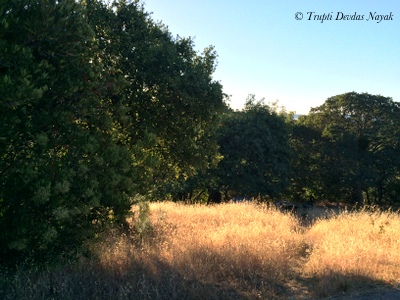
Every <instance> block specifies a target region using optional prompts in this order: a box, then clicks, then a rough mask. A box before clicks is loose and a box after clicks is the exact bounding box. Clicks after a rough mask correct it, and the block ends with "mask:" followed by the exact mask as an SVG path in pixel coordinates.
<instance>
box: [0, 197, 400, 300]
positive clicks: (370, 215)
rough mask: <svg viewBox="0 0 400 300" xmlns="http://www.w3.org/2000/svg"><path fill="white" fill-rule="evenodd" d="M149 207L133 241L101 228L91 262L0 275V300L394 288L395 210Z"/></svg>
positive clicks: (258, 295) (397, 255)
mask: <svg viewBox="0 0 400 300" xmlns="http://www.w3.org/2000/svg"><path fill="white" fill-rule="evenodd" d="M150 211H151V215H150V221H151V222H149V223H146V224H147V225H146V226H143V222H142V226H141V227H140V232H141V234H140V239H139V238H138V237H137V235H136V236H135V237H129V236H127V235H124V234H120V233H117V232H109V233H108V234H107V236H106V237H105V239H104V240H103V242H102V243H101V245H100V246H99V247H97V251H98V258H97V259H94V258H93V259H86V260H84V261H82V263H80V264H79V265H77V266H76V265H73V266H72V265H71V266H68V267H60V268H58V269H51V270H50V269H49V270H47V271H43V270H42V271H40V272H34V271H32V270H30V271H27V270H22V269H21V270H20V271H18V272H17V273H16V274H15V273H12V274H11V273H9V274H8V273H7V272H6V271H3V272H2V274H1V277H0V298H1V299H319V298H324V297H329V296H335V295H346V294H352V293H355V292H357V291H363V290H368V289H371V288H374V287H383V286H385V287H386V286H388V287H392V288H394V289H396V288H398V287H399V285H400V251H399V249H400V216H399V214H398V213H395V212H390V211H386V212H383V211H371V210H361V211H358V212H351V213H350V212H342V213H340V214H332V215H331V216H329V217H321V218H319V219H316V220H315V221H314V222H312V223H311V225H310V224H308V225H305V223H304V222H303V221H302V220H301V219H300V218H297V217H296V216H294V215H293V214H291V213H283V212H280V211H278V210H276V209H275V208H269V207H267V206H263V205H255V204H221V205H215V206H205V205H183V204H175V203H171V202H162V203H152V204H150ZM135 214H136V217H138V216H137V215H138V212H137V211H136V212H135ZM136 219H137V218H136ZM343 293H344V294H343ZM399 293H400V291H399Z"/></svg>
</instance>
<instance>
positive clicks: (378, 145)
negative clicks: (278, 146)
mask: <svg viewBox="0 0 400 300" xmlns="http://www.w3.org/2000/svg"><path fill="white" fill-rule="evenodd" d="M399 138H400V105H399V103H398V102H394V101H393V100H392V99H391V98H389V97H383V96H380V95H370V94H367V93H363V94H358V93H355V92H351V93H346V94H342V95H337V96H334V97H330V98H328V99H327V100H326V102H325V103H324V104H323V105H321V106H319V107H316V108H313V109H312V110H311V111H310V114H309V115H308V116H306V117H304V118H303V119H302V120H300V124H299V126H297V128H296V132H295V135H294V142H295V143H296V144H295V145H294V146H295V150H296V151H298V156H297V157H298V158H299V159H301V160H302V161H300V160H298V161H297V164H298V167H300V168H303V171H304V173H303V175H305V174H308V175H305V176H312V178H313V180H311V181H310V180H309V179H310V178H308V179H307V180H306V177H304V176H303V179H302V180H303V182H305V181H307V182H308V183H307V184H306V185H305V186H308V187H307V189H313V190H314V191H315V193H317V194H320V195H321V194H323V196H324V197H326V198H334V199H343V200H347V201H354V202H358V203H362V202H363V199H367V200H370V201H371V200H374V201H373V202H376V203H382V201H383V200H389V198H390V197H391V196H390V192H389V190H388V188H389V186H391V185H392V184H394V183H395V182H397V183H398V180H399V170H400V164H399V163H400V161H399V157H400V156H399V154H400V153H399V150H400V149H399ZM305 145H306V146H305ZM310 171H312V172H313V173H314V175H311V173H310ZM299 172H300V171H299ZM299 174H300V173H299ZM301 177H302V175H301V176H299V177H297V178H301ZM317 182H319V183H317ZM298 183H299V181H298ZM318 186H319V187H318Z"/></svg>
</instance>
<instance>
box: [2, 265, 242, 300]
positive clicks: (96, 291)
mask: <svg viewBox="0 0 400 300" xmlns="http://www.w3.org/2000/svg"><path fill="white" fill-rule="evenodd" d="M152 266H153V268H152V269H151V268H144V267H143V266H142V265H140V263H139V264H131V265H129V266H124V267H122V268H121V267H115V268H104V267H103V266H101V265H99V264H89V265H82V266H81V267H65V268H61V269H59V270H53V271H47V272H43V271H42V272H40V273H35V272H32V271H22V270H20V271H18V272H17V273H14V274H11V273H8V274H7V273H6V272H2V274H1V278H0V299H4V300H5V299H32V300H33V299H35V300H36V299H37V300H39V299H40V300H45V299H60V300H64V299H65V300H66V299H76V300H80V299H82V300H87V299H248V298H247V297H245V296H243V295H242V294H241V293H239V292H237V291H235V290H234V289H232V288H225V287H222V286H219V285H212V284H204V283H202V282H200V281H193V280H192V281H188V280H185V279H184V278H183V277H182V275H180V274H179V273H178V272H176V271H175V270H173V269H172V268H170V267H169V266H168V265H166V264H164V263H162V262H160V261H158V262H153V263H152Z"/></svg>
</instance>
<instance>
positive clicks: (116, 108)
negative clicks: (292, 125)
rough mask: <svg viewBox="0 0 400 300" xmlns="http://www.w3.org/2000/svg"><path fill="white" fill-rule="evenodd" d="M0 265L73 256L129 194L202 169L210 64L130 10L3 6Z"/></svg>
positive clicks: (212, 90)
mask: <svg viewBox="0 0 400 300" xmlns="http://www.w3.org/2000/svg"><path fill="white" fill-rule="evenodd" d="M0 20H1V24H0V26H1V29H0V53H1V56H0V57H1V58H0V95H1V102H0V113H1V118H2V120H1V121H2V122H1V124H0V143H1V147H0V158H1V160H0V176H1V177H0V180H1V181H0V232H1V234H0V262H1V263H10V264H12V263H14V262H15V261H21V260H36V261H43V260H44V261H48V260H50V259H53V258H54V259H55V258H59V257H60V256H62V257H68V258H69V257H71V256H75V255H76V254H77V253H80V252H82V250H84V249H83V248H82V247H83V245H84V244H85V241H87V240H90V239H93V238H94V237H95V236H96V235H97V234H98V233H99V232H101V231H102V230H103V229H104V228H105V226H107V225H108V224H112V223H113V224H116V225H124V223H125V218H126V216H127V214H128V213H129V211H130V208H131V205H132V204H133V203H134V201H135V196H136V195H138V194H139V195H140V194H141V195H147V196H149V193H150V192H151V191H154V190H157V186H161V185H162V184H163V181H165V180H167V179H168V178H169V177H174V176H176V175H177V174H185V173H187V174H189V173H191V172H194V171H195V170H197V169H202V168H203V169H204V168H205V167H207V165H208V163H209V162H210V161H212V160H213V157H214V156H215V155H216V153H217V146H216V142H214V141H213V140H210V139H209V135H210V131H211V130H210V129H212V128H213V127H215V125H214V124H215V122H216V120H217V119H216V115H217V113H218V110H219V109H221V108H222V107H223V101H222V90H221V86H220V85H219V83H217V82H215V81H213V80H212V77H211V74H212V72H213V71H214V67H215V59H216V54H215V52H214V51H213V50H212V49H211V48H210V49H206V50H205V52H204V53H203V54H201V55H199V54H198V53H197V52H195V51H194V50H193V42H192V41H191V40H190V39H181V38H176V39H175V38H173V37H172V36H171V35H170V33H169V32H168V31H167V29H166V28H165V27H164V26H162V25H161V24H155V23H154V22H153V21H152V20H151V18H150V17H149V15H148V14H147V13H145V12H144V10H143V7H141V6H140V5H139V4H138V3H136V2H135V3H132V4H126V3H125V2H124V1H121V2H120V3H114V4H113V5H111V6H107V5H105V4H103V3H102V2H101V1H86V2H76V1H73V0H69V1H46V0H39V1H36V0H35V1H34V0H23V1H20V0H18V1H17V0H15V1H14V0H13V1H2V2H1V6H0Z"/></svg>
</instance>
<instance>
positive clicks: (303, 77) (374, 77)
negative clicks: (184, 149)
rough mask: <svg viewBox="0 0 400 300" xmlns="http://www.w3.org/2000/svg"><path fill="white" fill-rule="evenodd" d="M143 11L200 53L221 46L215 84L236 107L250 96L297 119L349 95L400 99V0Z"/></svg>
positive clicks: (253, 0) (150, 3) (204, 4)
mask: <svg viewBox="0 0 400 300" xmlns="http://www.w3.org/2000/svg"><path fill="white" fill-rule="evenodd" d="M145 9H146V10H147V11H148V12H153V15H152V18H153V19H154V20H159V21H162V23H164V24H165V25H166V26H168V28H169V30H170V31H171V33H172V34H173V35H180V36H183V37H188V36H191V37H194V41H195V44H196V49H197V50H199V51H201V50H202V49H204V48H205V47H207V46H209V45H213V46H215V49H216V51H217V52H218V55H219V57H218V66H217V70H216V72H215V74H214V79H216V80H218V81H220V82H221V84H222V85H223V87H224V92H225V93H226V94H228V95H231V103H230V104H231V106H232V107H233V108H235V109H240V108H242V107H243V104H244V102H245V99H246V97H247V95H248V94H255V95H256V98H257V99H260V98H265V100H266V102H270V101H271V102H272V101H275V100H279V103H280V104H281V105H283V106H285V107H286V109H287V110H289V111H295V112H296V113H299V114H306V113H308V112H309V109H310V108H311V107H316V106H319V105H321V104H322V103H323V102H324V101H325V100H326V99H327V98H329V97H331V96H334V95H337V94H342V93H346V92H351V91H355V92H358V93H362V92H367V93H370V94H380V95H383V96H386V97H392V98H393V100H394V101H400V1H398V0H369V1H368V0H353V1H343V0H324V1H315V0H302V1H294V0H280V1H276V0H249V1H228V0H203V1H193V0H169V1H165V0H146V1H145ZM300 13H301V14H300Z"/></svg>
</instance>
